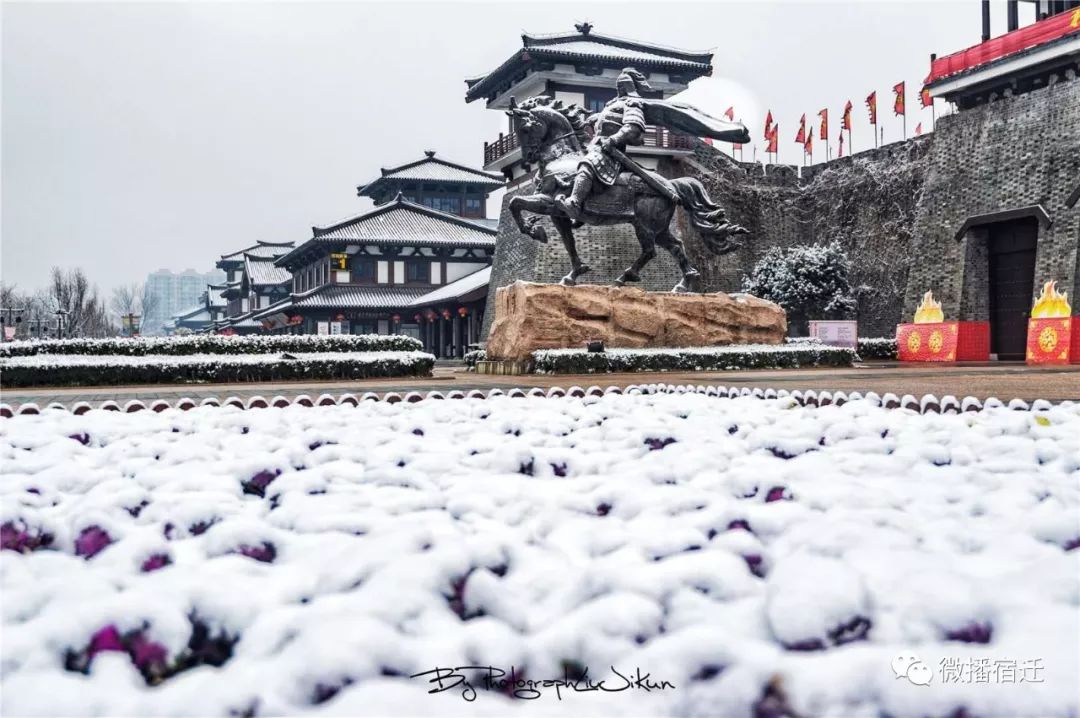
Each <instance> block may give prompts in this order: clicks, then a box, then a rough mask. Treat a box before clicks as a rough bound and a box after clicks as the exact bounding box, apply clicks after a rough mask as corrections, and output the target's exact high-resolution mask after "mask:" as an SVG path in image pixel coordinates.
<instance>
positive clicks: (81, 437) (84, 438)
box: [68, 432, 90, 446]
mask: <svg viewBox="0 0 1080 718" xmlns="http://www.w3.org/2000/svg"><path fill="white" fill-rule="evenodd" d="M68 438H69V439H74V440H75V441H77V442H79V443H80V444H82V445H83V446H89V445H90V435H89V434H87V433H85V432H84V433H82V434H72V435H71V436H69V437H68Z"/></svg>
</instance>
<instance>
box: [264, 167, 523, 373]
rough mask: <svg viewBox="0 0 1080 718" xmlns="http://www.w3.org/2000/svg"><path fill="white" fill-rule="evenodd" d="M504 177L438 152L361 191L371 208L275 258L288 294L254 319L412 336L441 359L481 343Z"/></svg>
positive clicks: (278, 325)
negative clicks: (491, 216) (495, 193)
mask: <svg viewBox="0 0 1080 718" xmlns="http://www.w3.org/2000/svg"><path fill="white" fill-rule="evenodd" d="M502 184H503V183H502V179H501V177H500V176H499V175H493V174H490V173H486V172H481V171H479V170H474V169H471V168H468V167H465V166H463V165H458V164H454V163H452V162H448V161H446V160H443V159H441V158H437V157H436V156H435V153H434V152H428V153H425V157H424V158H423V159H421V160H418V161H416V162H412V163H409V164H406V165H402V166H400V167H394V168H389V169H383V170H382V171H381V175H380V177H378V178H377V179H375V180H374V181H372V182H369V183H367V184H365V185H362V186H360V187H359V188H358V193H359V195H360V196H362V197H371V198H372V199H373V200H374V201H375V202H376V206H375V207H374V209H372V210H370V211H368V212H365V213H363V214H360V215H358V216H355V217H351V218H349V219H347V220H344V221H342V222H337V223H335V224H332V225H328V226H325V227H312V236H311V238H310V239H308V240H307V241H305V242H303V243H301V244H299V245H298V246H297V247H295V248H294V249H292V250H290V251H289V252H288V253H287V254H284V255H283V256H281V257H279V258H278V259H277V260H276V265H277V267H278V268H279V269H281V270H282V271H286V272H289V273H290V274H291V277H292V286H291V292H290V294H289V296H288V297H287V298H285V299H283V300H282V301H279V302H277V303H275V304H273V305H271V306H269V307H267V308H266V309H265V310H262V311H259V312H255V313H254V314H253V315H252V319H253V320H255V321H258V322H260V323H263V324H264V326H265V327H266V328H267V329H268V330H270V331H274V332H293V333H305V334H406V335H409V336H413V337H416V338H418V339H421V340H422V341H423V342H424V346H425V348H426V350H427V351H430V352H432V353H434V354H435V355H436V356H438V357H455V356H456V357H460V356H462V355H464V353H465V351H466V350H467V349H468V347H469V345H470V344H473V343H475V342H476V341H477V340H478V339H479V333H480V327H481V322H482V321H483V314H484V305H485V299H486V295H487V283H488V279H489V277H490V265H491V260H492V256H493V254H494V249H495V234H496V230H495V229H494V227H493V226H492V224H493V223H492V222H490V221H488V220H487V219H486V211H485V206H486V202H487V197H488V194H489V193H490V192H491V191H492V190H493V189H495V188H497V187H500V186H502Z"/></svg>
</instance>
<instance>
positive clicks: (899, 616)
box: [0, 394, 1080, 718]
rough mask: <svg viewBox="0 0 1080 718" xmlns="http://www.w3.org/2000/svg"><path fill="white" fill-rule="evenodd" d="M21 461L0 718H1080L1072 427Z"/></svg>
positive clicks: (294, 447) (573, 433)
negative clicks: (573, 682) (494, 680)
mask: <svg viewBox="0 0 1080 718" xmlns="http://www.w3.org/2000/svg"><path fill="white" fill-rule="evenodd" d="M0 461H2V462H3V466H4V480H3V482H2V483H0V492H2V493H0V496H2V501H0V522H2V525H3V529H2V532H0V533H2V534H3V543H4V546H5V548H9V549H15V550H5V551H2V552H0V589H2V591H3V599H4V600H3V604H2V620H3V624H2V626H3V641H2V646H0V656H2V660H0V679H2V681H3V695H2V705H0V708H2V711H3V713H4V714H5V715H87V714H96V715H110V716H119V715H124V716H150V715H175V716H191V715H207V716H209V715H214V716H225V715H230V714H231V715H264V716H265V715H282V714H286V715H320V716H322V715H327V716H328V715H340V716H358V715H410V716H415V715H442V714H446V715H466V714H468V715H536V714H545V715H550V714H562V715H575V716H576V715H582V714H588V715H612V714H622V715H637V716H641V715H681V716H691V715H693V716H697V715H714V716H725V717H726V716H756V717H759V718H760V717H762V716H782V715H801V716H845V717H847V716H874V717H875V718H876V717H878V716H882V715H890V716H976V715H977V716H985V717H994V716H1000V717H1002V718H1018V717H1020V716H1040V717H1044V716H1069V715H1077V712H1078V711H1080V705H1078V699H1077V693H1076V676H1077V675H1078V674H1080V665H1078V663H1077V660H1078V659H1077V651H1076V645H1075V640H1074V639H1075V636H1076V635H1077V632H1078V631H1080V625H1078V617H1080V610H1078V609H1080V585H1078V584H1080V551H1077V550H1075V549H1076V548H1077V546H1078V545H1080V525H1078V521H1080V487H1078V483H1080V407H1078V406H1076V405H1071V406H1069V405H1066V406H1056V407H1052V408H1049V409H1046V410H1041V411H1035V412H1028V411H1011V410H1008V409H1004V408H1001V409H991V410H985V411H982V412H972V413H964V414H960V415H953V414H950V415H938V414H930V415H919V414H915V413H912V412H908V411H903V410H886V409H880V408H875V407H873V406H871V405H869V404H868V403H867V402H865V401H862V400H857V401H851V402H848V403H846V404H844V405H843V406H839V407H838V406H834V405H832V406H827V407H822V408H817V409H815V408H803V407H800V406H797V405H796V404H795V403H794V402H793V401H792V400H791V399H790V398H785V399H775V400H758V399H753V398H741V399H717V398H714V397H710V396H706V395H702V394H660V395H624V396H619V395H607V396H603V397H590V398H586V399H572V398H561V399H559V398H517V399H513V398H509V397H496V398H493V399H488V400H470V399H465V400H444V401H423V402H419V403H415V404H409V403H407V402H399V403H393V404H392V403H387V402H362V403H361V404H360V405H359V406H357V407H313V408H300V407H293V408H287V409H260V410H253V411H240V410H233V409H230V408H221V409H215V408H200V409H194V410H191V411H188V412H181V411H177V410H166V411H164V412H162V413H159V414H154V413H150V412H139V413H138V414H122V413H112V412H102V411H93V412H89V413H87V414H84V415H81V416H76V415H73V414H71V413H68V412H60V411H46V412H44V413H43V414H41V415H38V416H24V417H17V418H14V419H7V420H3V421H0ZM21 552H24V553H21ZM911 656H914V657H915V658H917V659H919V661H920V664H918V665H916V664H915V663H914V659H913V658H911ZM1010 662H1011V663H1010ZM962 665H967V666H968V669H969V670H968V671H967V673H957V672H956V671H955V670H954V668H955V667H956V666H962ZM458 666H492V667H493V668H494V669H496V670H505V671H507V672H508V673H509V671H510V670H511V667H513V668H514V671H515V673H514V675H515V677H516V678H517V679H518V680H520V681H521V684H520V685H519V686H517V688H518V690H519V694H518V695H519V697H518V698H510V697H508V696H507V695H504V694H503V693H501V692H497V691H485V690H483V685H484V683H483V679H482V674H480V675H478V674H477V673H475V672H470V671H460V672H455V673H459V674H461V675H464V676H465V677H467V678H468V679H469V685H465V684H463V683H462V684H458V685H456V686H455V687H453V688H449V689H448V690H446V691H445V692H442V693H436V694H429V693H428V691H429V690H431V689H433V688H437V687H438V685H437V684H432V683H430V682H429V681H430V680H431V679H432V677H433V676H432V674H431V673H429V672H431V671H433V670H434V669H436V668H444V669H448V670H449V669H453V668H456V667H458ZM894 666H895V667H897V669H898V670H900V671H901V672H903V673H905V674H906V675H908V676H909V677H908V678H897V677H896V675H895V674H894ZM973 666H974V667H975V668H973ZM980 666H981V667H982V668H979V667H980ZM987 666H991V667H993V670H994V671H995V672H994V674H993V675H994V678H992V679H988V678H987V677H986V676H987V675H988V674H987V672H986V670H984V669H985V668H986V667H987ZM1010 667H1011V668H1010ZM586 669H587V670H588V678H589V679H590V680H592V681H594V682H595V681H600V680H603V681H604V682H605V683H604V686H605V690H600V691H595V692H585V691H584V690H582V689H583V688H585V687H586V685H587V684H586V683H584V682H579V683H578V684H577V688H578V690H577V691H575V690H574V689H573V688H572V687H569V686H563V685H553V684H550V683H549V684H546V685H545V684H544V683H542V682H543V681H545V680H549V679H563V678H564V677H570V678H573V677H575V676H580V675H581V674H582V673H583V672H585V670H586ZM614 671H618V674H616V673H615V672H614ZM416 674H425V675H422V676H420V677H414V678H413V677H410V676H414V675H416ZM645 674H648V676H649V678H648V679H646V680H645V681H644V683H643V684H639V683H638V682H637V677H638V675H645ZM443 675H444V676H445V680H444V681H443V686H453V685H454V684H455V682H456V681H457V678H454V677H451V676H450V675H448V674H447V673H443ZM619 676H626V677H628V678H629V679H630V681H631V684H632V687H630V688H627V687H626V686H627V684H626V681H625V680H624V679H623V678H620V677H619ZM928 676H929V684H928V685H917V684H916V683H923V682H925V681H926V680H927V677H928ZM960 676H966V677H965V678H964V679H963V680H960V678H959V677H960ZM526 681H538V682H539V683H536V684H533V685H532V686H530V685H529V684H527V683H526ZM663 681H666V682H668V683H669V684H670V687H664V688H663V689H660V688H659V687H657V686H659V685H661V682H663ZM650 683H651V684H652V685H653V686H654V687H653V689H652V690H648V691H647V690H645V689H644V688H642V687H639V686H641V685H649V684H650ZM470 685H471V687H472V688H473V689H475V692H470ZM619 688H625V689H626V690H623V691H619V692H609V691H616V690H617V689H619ZM557 690H558V694H559V695H561V700H560V699H559V698H558V697H557V693H556V691H557ZM534 691H538V692H539V693H540V696H539V698H536V699H535V700H528V699H527V698H529V697H535V693H534ZM578 691H580V692H578ZM463 694H464V699H463ZM467 698H473V699H474V700H473V701H472V702H468V701H467V700H465V699H467ZM785 711H786V712H785Z"/></svg>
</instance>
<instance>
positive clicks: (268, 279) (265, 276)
mask: <svg viewBox="0 0 1080 718" xmlns="http://www.w3.org/2000/svg"><path fill="white" fill-rule="evenodd" d="M244 272H245V273H247V277H248V282H250V283H251V284H254V285H257V286H263V285H268V284H269V285H277V284H285V283H286V282H290V281H292V272H290V271H289V270H287V269H285V268H284V267H279V266H277V265H276V264H274V260H273V259H272V258H268V259H260V258H258V257H254V256H252V255H250V254H247V255H244Z"/></svg>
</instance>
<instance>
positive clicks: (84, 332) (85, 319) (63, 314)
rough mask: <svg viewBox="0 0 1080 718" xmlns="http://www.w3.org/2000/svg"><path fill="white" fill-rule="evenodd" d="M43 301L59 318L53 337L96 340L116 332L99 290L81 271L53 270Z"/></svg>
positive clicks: (47, 308) (49, 311) (54, 268)
mask: <svg viewBox="0 0 1080 718" xmlns="http://www.w3.org/2000/svg"><path fill="white" fill-rule="evenodd" d="M43 300H44V304H45V305H46V306H45V307H44V309H45V313H49V314H52V315H53V316H54V318H55V319H56V325H55V326H54V328H53V336H56V335H57V334H61V335H62V336H64V337H81V336H91V337H97V336H109V335H111V334H114V333H115V331H116V329H115V326H114V325H113V323H112V321H111V320H110V318H109V313H108V311H107V310H106V308H105V303H104V302H103V301H102V300H101V298H100V297H99V296H98V291H97V287H95V286H93V285H92V284H90V280H88V279H87V278H86V274H85V273H84V272H83V271H82V269H79V268H76V269H69V270H63V269H60V268H59V267H53V270H52V275H51V276H50V278H49V286H48V289H47V290H46V291H45V296H44V297H43Z"/></svg>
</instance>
